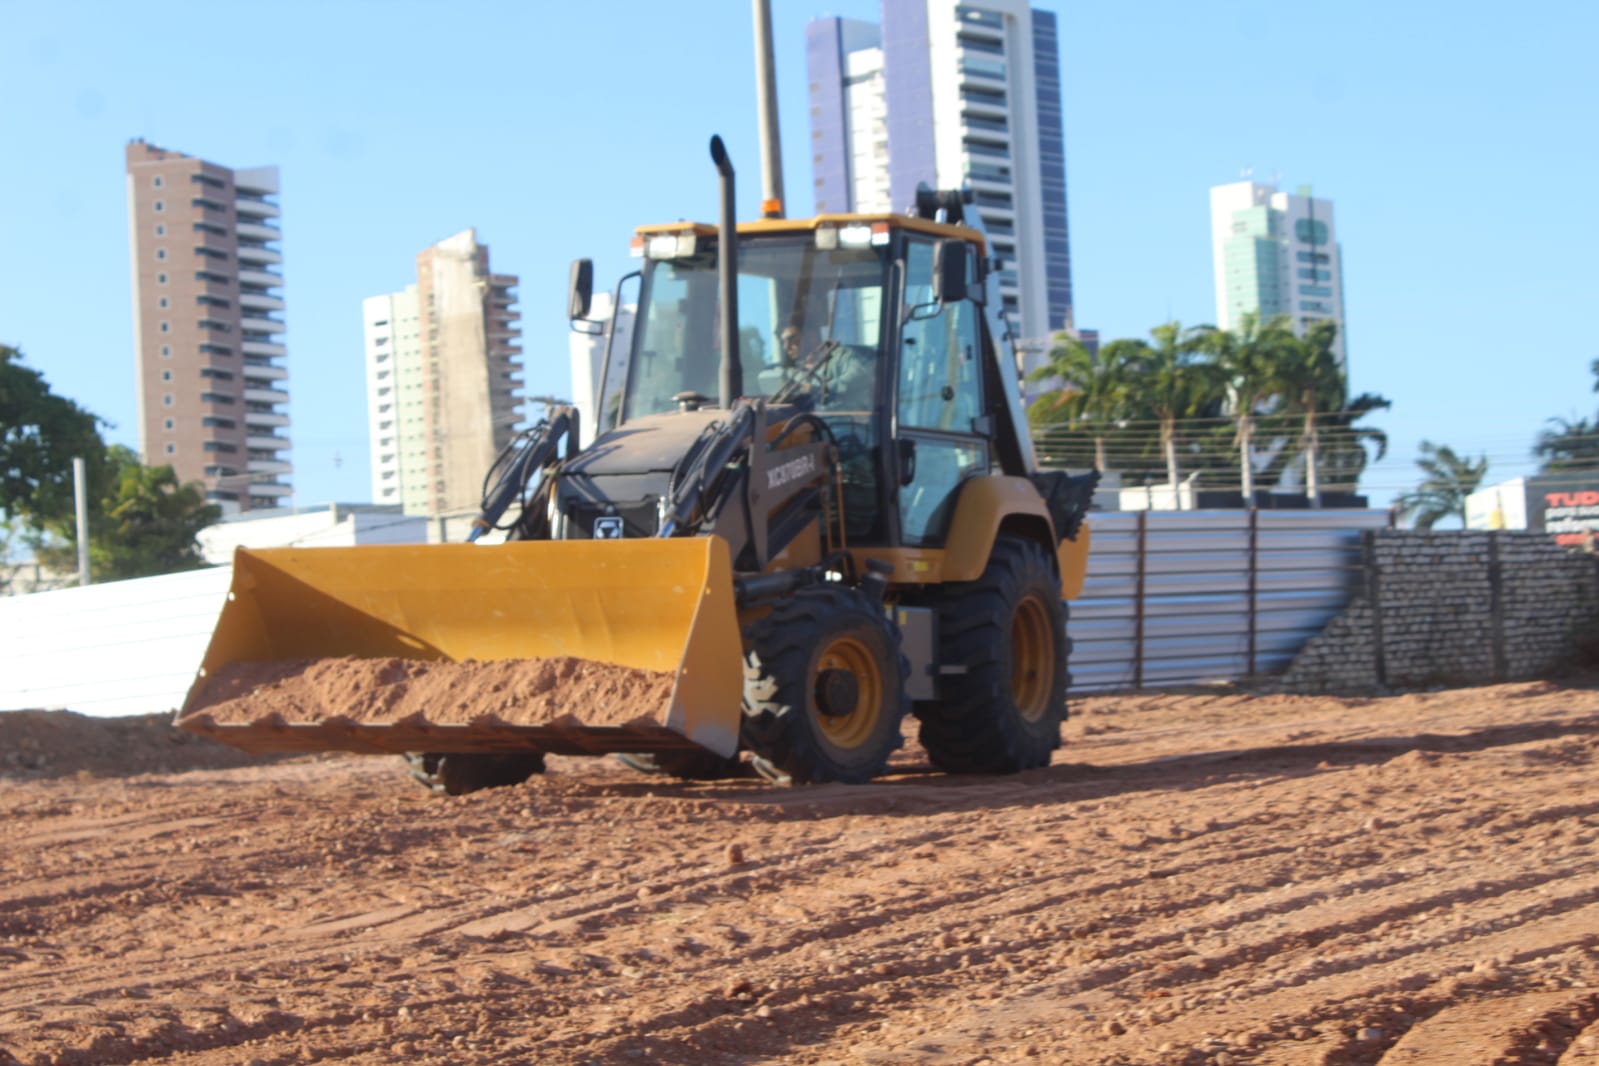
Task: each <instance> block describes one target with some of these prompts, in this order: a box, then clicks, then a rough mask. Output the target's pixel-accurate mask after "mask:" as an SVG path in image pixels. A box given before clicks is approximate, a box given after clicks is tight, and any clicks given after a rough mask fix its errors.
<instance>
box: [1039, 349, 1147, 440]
mask: <svg viewBox="0 0 1599 1066" xmlns="http://www.w3.org/2000/svg"><path fill="white" fill-rule="evenodd" d="M1141 353H1142V348H1141V346H1140V342H1138V341H1120V340H1118V341H1111V342H1110V343H1109V344H1107V345H1105V346H1104V347H1103V348H1101V349H1100V350H1099V354H1098V356H1097V357H1096V356H1095V354H1094V353H1093V352H1091V351H1089V350H1088V347H1087V345H1085V344H1083V342H1082V341H1081V340H1079V339H1078V338H1076V337H1073V336H1071V335H1070V334H1067V333H1058V334H1056V335H1055V345H1054V347H1052V348H1051V349H1050V351H1049V362H1048V363H1047V364H1045V365H1044V366H1042V367H1040V368H1039V369H1037V370H1035V371H1033V373H1032V375H1031V376H1030V377H1029V378H1028V380H1029V381H1033V382H1041V381H1056V380H1058V381H1059V382H1060V386H1059V387H1058V388H1057V389H1056V390H1055V391H1054V392H1050V393H1045V394H1044V395H1042V396H1040V397H1039V398H1038V399H1037V400H1035V401H1033V404H1032V406H1031V407H1030V408H1029V409H1028V418H1029V420H1030V421H1031V422H1032V423H1033V425H1035V426H1038V427H1040V428H1043V429H1046V430H1047V429H1048V428H1049V427H1054V426H1062V427H1064V428H1066V429H1067V430H1081V431H1083V432H1086V433H1087V434H1088V435H1089V436H1090V437H1091V438H1092V439H1093V442H1094V466H1095V467H1096V468H1097V469H1099V470H1106V469H1109V467H1108V465H1107V459H1106V454H1105V440H1106V437H1107V436H1108V435H1109V432H1110V430H1111V429H1112V428H1113V427H1114V426H1115V425H1116V423H1118V422H1121V421H1125V420H1126V419H1127V418H1128V416H1129V415H1130V414H1131V402H1132V399H1131V398H1132V395H1133V392H1134V390H1135V389H1136V387H1137V382H1138V376H1139V374H1140V372H1141V370H1142V368H1141V365H1140V364H1139V361H1138V360H1139V357H1140V355H1141Z"/></svg>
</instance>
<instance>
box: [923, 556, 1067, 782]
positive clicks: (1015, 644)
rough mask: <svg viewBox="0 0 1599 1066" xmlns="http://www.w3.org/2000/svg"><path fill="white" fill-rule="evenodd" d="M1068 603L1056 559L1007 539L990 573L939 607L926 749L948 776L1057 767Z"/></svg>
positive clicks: (952, 592)
mask: <svg viewBox="0 0 1599 1066" xmlns="http://www.w3.org/2000/svg"><path fill="white" fill-rule="evenodd" d="M1068 648H1069V643H1068V641H1067V639H1066V605H1065V604H1064V603H1063V602H1062V601H1061V598H1060V577H1059V575H1058V574H1057V573H1056V572H1055V567H1054V566H1053V565H1052V562H1051V560H1050V557H1049V556H1048V555H1047V554H1046V553H1045V551H1044V549H1043V548H1042V547H1041V546H1040V545H1039V544H1037V543H1036V542H1034V541H1031V540H1026V539H1023V538H1021V537H1015V536H1010V535H1008V534H1001V535H1000V536H999V537H998V538H997V539H996V540H995V542H994V551H993V554H992V555H990V556H989V560H988V566H987V568H986V569H984V571H983V576H982V577H980V578H978V579H977V580H976V581H970V582H961V583H957V584H951V585H949V586H947V587H946V588H945V590H944V595H943V598H942V600H941V602H940V603H939V606H938V661H939V662H941V663H946V664H949V665H952V666H962V667H965V672H964V673H958V674H946V675H944V676H942V677H941V678H940V679H939V681H940V689H939V699H938V700H937V701H936V702H932V703H926V704H918V705H917V707H916V715H917V717H919V718H920V719H921V723H922V727H921V742H922V747H924V748H926V749H927V755H928V757H929V758H930V759H932V761H933V765H934V766H937V767H938V768H939V769H941V770H945V771H948V772H950V773H962V774H1009V773H1016V772H1018V771H1021V770H1031V769H1034V768H1035V767H1039V766H1047V765H1048V764H1049V759H1050V754H1051V753H1052V752H1053V751H1054V750H1055V749H1056V748H1058V747H1060V726H1061V722H1063V721H1064V720H1065V718H1066V687H1067V685H1068V683H1069V681H1070V675H1069V674H1068V673H1067V671H1066V658H1067V651H1068Z"/></svg>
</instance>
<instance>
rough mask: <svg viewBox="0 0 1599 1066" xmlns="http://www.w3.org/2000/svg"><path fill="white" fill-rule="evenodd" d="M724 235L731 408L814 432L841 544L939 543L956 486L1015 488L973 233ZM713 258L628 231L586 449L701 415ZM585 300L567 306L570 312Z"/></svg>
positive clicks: (694, 235) (868, 224) (706, 390)
mask: <svg viewBox="0 0 1599 1066" xmlns="http://www.w3.org/2000/svg"><path fill="white" fill-rule="evenodd" d="M737 234H738V254H737V270H738V274H737V288H736V306H737V338H738V353H737V355H738V363H739V367H740V369H741V377H742V389H741V394H742V395H743V396H746V397H764V398H765V399H767V400H768V401H769V402H771V403H772V404H774V405H778V406H781V407H785V408H792V409H794V410H796V411H801V412H806V413H810V414H814V415H816V416H817V417H819V418H820V419H821V420H822V421H823V422H825V423H826V424H827V427H828V429H829V430H830V431H831V434H832V436H833V437H834V439H835V441H836V442H837V444H838V447H839V453H840V463H841V467H842V471H843V480H844V493H845V511H846V514H847V515H848V516H849V521H848V526H849V530H848V532H849V539H850V542H851V543H857V544H861V545H863V546H864V545H870V544H877V545H903V546H908V547H915V546H927V547H936V546H939V545H941V544H942V543H943V537H944V535H945V533H946V526H947V523H948V518H949V513H950V511H951V510H952V508H953V502H954V498H955V493H956V490H957V489H958V487H959V486H960V484H961V483H962V482H963V481H965V480H966V479H967V478H969V477H972V476H975V475H981V474H986V473H989V472H991V470H994V469H998V468H1004V469H1006V470H1007V472H1012V471H1010V470H1009V468H1010V467H1012V466H1017V467H1018V469H1017V470H1016V471H1014V472H1021V469H1020V467H1021V463H1020V452H1019V450H1018V449H1015V448H1014V447H1011V448H1007V447H1004V443H1003V442H1000V443H999V446H998V447H997V448H996V438H995V434H994V427H995V425H996V424H1004V423H1005V422H1006V421H1007V420H1005V419H996V418H995V417H994V415H995V413H996V412H997V411H998V410H999V409H1000V408H1002V407H1003V406H1004V404H1005V397H1004V395H1003V391H1004V390H1003V382H1000V381H997V380H994V379H995V378H996V377H997V375H995V374H993V373H991V372H990V373H985V369H984V368H985V367H992V366H994V365H996V364H995V362H994V360H993V359H992V358H991V357H987V356H986V355H985V348H986V347H988V346H992V345H993V344H994V343H995V335H996V334H997V333H999V334H1002V331H1003V324H1002V323H1001V322H1000V320H999V319H998V317H997V312H998V308H997V307H989V306H986V305H987V304H988V301H986V300H985V299H984V296H985V292H984V284H983V282H984V280H986V279H985V274H986V271H985V270H984V269H983V267H984V260H983V254H984V249H985V241H984V238H983V235H982V234H981V233H980V232H979V231H978V230H975V229H972V228H970V227H968V226H965V225H953V224H949V223H944V222H937V221H933V220H932V219H930V218H917V217H915V216H909V215H824V216H820V217H818V218H814V219H772V220H763V221H760V222H752V223H745V224H743V225H740V226H739V227H738V228H737ZM717 244H718V238H717V229H716V228H715V227H713V226H709V225H705V224H702V223H692V222H682V223H675V224H670V225H664V226H647V227H641V228H640V229H639V230H638V231H637V234H636V236H635V237H634V240H633V244H632V251H633V254H634V255H635V256H637V257H638V258H639V259H641V260H642V263H641V265H640V267H639V270H638V272H637V273H636V274H635V275H629V278H627V279H624V284H623V285H621V286H618V298H619V302H622V301H625V297H623V290H624V287H625V285H626V283H627V282H628V281H629V280H630V279H632V280H633V281H634V284H635V285H636V296H634V298H633V300H631V301H625V302H633V303H635V305H636V312H635V319H634V328H633V334H632V338H631V343H630V344H629V350H628V351H627V352H625V353H622V352H611V353H608V355H607V358H606V363H607V365H608V366H610V367H613V368H614V369H613V370H612V371H611V372H610V373H608V374H606V375H604V377H605V378H606V380H605V381H604V382H603V385H602V387H601V389H599V390H597V391H598V392H600V396H599V397H598V400H599V402H598V425H597V427H596V428H597V434H598V435H599V436H602V437H603V435H605V434H606V433H607V432H609V431H612V430H615V429H617V428H618V427H628V428H635V429H639V430H643V429H646V428H649V427H652V426H654V425H655V424H657V423H658V420H659V419H660V418H662V417H663V416H671V415H674V414H679V413H688V412H703V414H702V415H701V417H702V418H714V417H715V414H714V409H715V408H716V407H717V403H718V398H717V393H718V382H719V372H720V370H721V365H722V339H721V338H722V332H721V329H720V325H719V324H720V304H721V300H720V294H719V286H718V256H717ZM574 276H575V275H574ZM586 302H587V301H586V299H585V300H582V301H579V300H578V299H577V298H576V297H574V301H573V309H574V312H575V311H577V309H578V307H579V306H580V303H581V305H582V306H583V307H584V308H585V310H586ZM991 316H992V317H991ZM574 317H575V318H581V317H582V316H581V315H577V314H574ZM985 318H988V320H989V321H988V323H987V328H985ZM996 326H997V327H998V328H996ZM1013 387H1014V383H1013ZM885 441H888V442H892V446H891V447H886V448H885V447H883V443H884V442H885ZM996 451H997V452H999V453H1000V454H996Z"/></svg>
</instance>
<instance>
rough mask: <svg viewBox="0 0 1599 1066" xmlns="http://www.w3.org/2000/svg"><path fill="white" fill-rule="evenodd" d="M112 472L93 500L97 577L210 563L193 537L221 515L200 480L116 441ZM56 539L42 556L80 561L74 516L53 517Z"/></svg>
mask: <svg viewBox="0 0 1599 1066" xmlns="http://www.w3.org/2000/svg"><path fill="white" fill-rule="evenodd" d="M107 458H108V464H107V465H108V468H109V472H110V476H109V477H108V478H107V479H106V487H105V489H104V491H103V492H102V493H101V494H100V495H99V496H97V497H95V498H94V499H92V500H91V501H90V504H89V572H90V574H91V576H92V577H93V578H94V579H95V580H100V581H106V580H113V581H114V580H120V579H123V578H130V577H151V576H153V575H156V574H171V573H176V572H177V571H180V570H197V569H199V568H200V567H202V566H204V565H206V564H205V560H204V558H202V557H201V555H200V549H199V546H198V545H197V544H196V542H195V537H196V536H197V535H198V534H199V532H200V530H202V529H204V528H205V527H206V526H208V525H211V524H212V523H213V522H215V521H217V520H218V519H219V518H221V517H222V509H221V508H220V507H218V506H216V505H215V504H212V503H207V502H206V498H205V490H204V488H203V487H202V486H201V485H200V483H199V482H189V483H188V484H180V483H179V481H178V476H177V474H176V473H175V472H174V471H173V469H172V468H171V467H170V466H145V465H144V464H143V463H141V462H139V457H138V456H137V455H135V454H134V452H133V451H132V449H130V448H126V447H123V446H122V445H120V444H117V445H112V447H111V448H110V450H109V452H108V456H107ZM52 531H53V532H54V533H55V534H56V543H55V544H54V545H50V546H41V547H40V550H39V558H40V560H41V561H42V562H44V563H45V564H46V565H48V566H51V567H55V568H58V569H68V570H70V569H73V568H75V567H76V566H77V561H76V550H75V549H74V548H73V547H71V546H70V545H71V543H72V541H73V537H74V530H73V523H72V520H71V519H66V520H59V521H56V522H54V523H52Z"/></svg>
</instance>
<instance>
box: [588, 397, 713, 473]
mask: <svg viewBox="0 0 1599 1066" xmlns="http://www.w3.org/2000/svg"><path fill="white" fill-rule="evenodd" d="M724 415H725V412H724V411H722V410H720V409H719V408H709V409H706V408H702V409H701V410H698V411H672V412H669V413H667V414H662V415H648V416H646V417H644V418H634V419H630V420H629V421H628V422H626V423H625V424H624V425H620V426H618V427H616V428H615V429H613V430H610V431H609V432H606V433H602V434H601V435H600V436H599V437H597V438H595V440H594V443H593V444H590V445H589V446H588V447H587V448H585V449H584V450H583V451H582V452H581V453H579V454H578V455H577V456H576V457H574V458H573V459H572V460H570V461H569V462H568V463H566V464H565V467H564V469H563V471H562V472H563V473H564V474H576V475H578V476H580V477H611V476H615V475H619V474H653V473H670V472H671V470H672V468H673V467H675V466H676V465H677V463H678V460H680V459H682V458H683V456H684V454H685V453H686V452H687V451H688V449H689V446H690V445H692V444H693V443H694V440H695V438H696V437H698V436H699V435H700V434H701V433H703V432H704V431H705V427H706V426H708V425H710V424H711V423H712V422H715V421H717V420H719V419H721V418H722V417H723V416H724Z"/></svg>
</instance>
